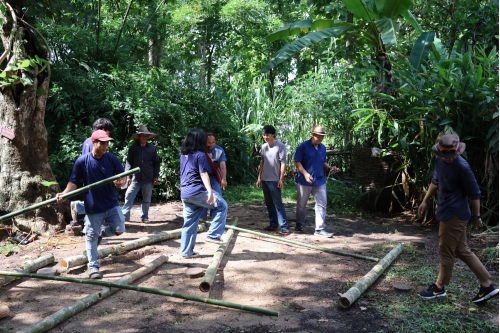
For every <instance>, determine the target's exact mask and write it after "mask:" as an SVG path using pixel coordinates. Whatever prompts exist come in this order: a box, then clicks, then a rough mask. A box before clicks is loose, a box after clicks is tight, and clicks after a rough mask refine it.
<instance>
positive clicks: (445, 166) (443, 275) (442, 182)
mask: <svg viewBox="0 0 500 333" xmlns="http://www.w3.org/2000/svg"><path fill="white" fill-rule="evenodd" d="M432 151H433V152H434V154H436V156H437V157H436V164H435V169H434V175H433V176H432V181H431V184H430V185H429V190H428V191H427V194H426V195H425V197H424V200H423V201H422V204H421V205H420V206H419V207H418V216H419V217H421V216H423V215H424V214H425V211H426V210H427V201H428V200H429V199H430V198H431V197H432V196H433V195H434V194H436V193H437V194H438V208H437V212H436V219H437V220H440V221H441V222H440V224H439V256H440V257H441V265H440V267H439V274H438V278H437V280H436V282H435V283H434V284H432V285H430V286H429V288H427V290H423V291H421V292H420V293H419V296H420V297H422V298H425V299H432V298H437V297H443V296H446V292H445V290H444V286H447V285H448V284H449V283H450V280H451V274H452V271H453V266H454V265H455V257H458V258H459V259H460V260H462V261H463V262H464V263H466V264H467V266H469V268H470V269H471V271H472V272H473V273H474V274H475V275H476V277H477V278H478V280H479V282H480V283H481V286H480V288H479V292H478V293H477V295H476V297H474V298H473V299H472V302H474V303H481V302H485V301H486V300H488V299H490V298H492V297H494V296H497V295H498V288H497V287H496V286H495V285H494V284H492V283H491V275H490V273H489V272H488V270H487V269H486V268H485V267H484V265H483V264H482V263H481V261H479V259H478V258H477V257H476V255H475V254H474V253H473V252H472V251H471V250H470V249H469V247H468V246H467V233H466V227H467V222H468V221H469V220H470V219H471V209H470V208H469V202H470V207H471V208H472V221H473V222H474V226H475V227H476V228H480V227H482V226H483V222H482V221H481V215H480V207H481V205H480V202H479V198H480V197H481V191H480V189H479V186H478V185H477V181H476V178H475V177H474V174H473V173H472V170H471V168H470V166H469V163H467V161H466V160H465V159H464V158H463V157H462V156H460V155H461V154H462V153H463V152H464V151H465V143H463V142H460V140H459V138H458V136H456V135H454V134H446V135H443V136H442V137H441V138H440V139H439V141H438V143H437V144H435V145H434V146H433V147H432ZM423 224H424V225H425V224H428V223H427V222H425V221H424V223H423Z"/></svg>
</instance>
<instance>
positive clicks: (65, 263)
mask: <svg viewBox="0 0 500 333" xmlns="http://www.w3.org/2000/svg"><path fill="white" fill-rule="evenodd" d="M203 231H207V227H206V226H205V225H202V224H200V225H198V232H203ZM181 232H182V229H175V230H172V231H168V232H166V231H165V232H159V233H157V234H154V235H150V236H146V237H142V238H139V239H134V240H131V241H128V242H124V243H121V244H118V245H115V246H110V247H107V248H105V249H103V250H100V251H97V257H98V258H99V259H100V258H105V257H107V256H109V255H110V254H119V253H123V252H126V251H130V250H133V249H137V248H139V247H143V246H146V245H150V244H154V243H158V242H163V241H165V240H168V239H173V238H177V237H180V236H181ZM88 262H89V261H88V258H87V256H86V255H77V256H72V257H68V258H65V259H62V260H61V262H60V263H61V266H62V267H64V268H66V269H70V268H73V267H76V266H81V265H85V264H86V263H88Z"/></svg>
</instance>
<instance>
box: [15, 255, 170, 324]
mask: <svg viewBox="0 0 500 333" xmlns="http://www.w3.org/2000/svg"><path fill="white" fill-rule="evenodd" d="M167 261H168V257H167V256H165V255H161V256H159V257H158V258H156V259H155V260H153V261H152V262H150V263H149V264H147V265H146V266H144V267H141V268H139V269H137V270H135V271H133V272H132V273H130V274H128V275H125V276H123V277H121V278H120V279H118V280H117V281H116V282H115V283H118V284H122V285H128V284H130V283H132V282H134V281H135V280H137V279H139V278H141V277H143V276H144V275H146V274H149V273H151V272H152V271H153V270H155V269H156V268H158V267H160V266H161V265H163V264H164V263H165V262H167ZM119 290H120V289H117V288H104V289H103V290H101V291H99V292H96V293H93V294H90V295H88V296H86V297H84V298H82V299H81V300H78V301H76V302H75V303H73V304H71V305H69V306H67V307H65V308H63V309H61V310H59V311H57V312H55V313H53V314H51V315H50V316H47V317H45V318H43V319H42V320H40V321H39V322H37V323H35V324H33V325H30V326H28V327H26V328H24V329H22V330H21V331H19V332H18V333H35V332H36V333H38V332H46V331H48V330H50V329H51V328H53V327H54V326H56V325H58V324H60V323H62V322H63V321H65V320H66V319H68V318H71V317H73V316H74V315H76V314H77V313H79V312H82V311H83V310H85V309H87V308H89V307H91V306H92V305H94V304H97V303H99V302H100V301H101V300H103V299H105V298H108V297H109V296H111V295H113V294H114V293H116V292H117V291H119Z"/></svg>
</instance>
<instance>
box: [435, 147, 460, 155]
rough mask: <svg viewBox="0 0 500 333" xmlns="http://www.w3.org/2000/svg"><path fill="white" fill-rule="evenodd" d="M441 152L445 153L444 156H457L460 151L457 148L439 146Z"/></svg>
mask: <svg viewBox="0 0 500 333" xmlns="http://www.w3.org/2000/svg"><path fill="white" fill-rule="evenodd" d="M439 150H440V151H441V152H442V153H443V154H455V153H456V152H457V150H458V148H457V147H455V148H443V147H441V146H439Z"/></svg>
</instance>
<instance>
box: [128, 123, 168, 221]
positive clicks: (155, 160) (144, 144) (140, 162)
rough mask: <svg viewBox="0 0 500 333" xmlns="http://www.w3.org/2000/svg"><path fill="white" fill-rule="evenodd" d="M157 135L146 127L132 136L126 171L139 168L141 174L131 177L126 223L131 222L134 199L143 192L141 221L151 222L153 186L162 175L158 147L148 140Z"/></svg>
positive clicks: (140, 128)
mask: <svg viewBox="0 0 500 333" xmlns="http://www.w3.org/2000/svg"><path fill="white" fill-rule="evenodd" d="M155 136H156V134H154V133H151V132H150V131H148V128H147V127H146V126H141V127H139V130H138V131H137V133H135V134H134V135H132V139H134V141H135V142H134V144H133V145H132V146H130V148H129V150H128V154H127V161H126V164H125V171H128V170H130V169H134V168H137V167H139V168H140V169H141V172H139V173H136V174H133V175H132V176H129V179H128V185H130V186H129V187H128V188H127V192H125V203H124V204H123V207H122V213H123V215H124V216H125V221H130V209H131V208H132V205H133V204H134V199H135V197H136V195H137V193H138V192H139V190H141V192H142V204H141V209H142V213H141V221H142V222H144V223H148V222H149V215H148V214H149V206H150V204H151V195H152V194H153V186H154V185H158V177H159V175H160V158H159V157H158V153H157V152H156V146H155V145H153V144H151V143H148V140H150V139H152V138H154V137H155Z"/></svg>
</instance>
